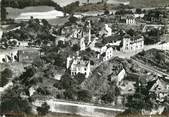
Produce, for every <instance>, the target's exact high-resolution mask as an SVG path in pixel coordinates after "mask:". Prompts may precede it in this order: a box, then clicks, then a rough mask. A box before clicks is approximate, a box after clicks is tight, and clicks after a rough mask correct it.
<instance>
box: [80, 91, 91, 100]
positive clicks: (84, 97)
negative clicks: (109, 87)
mask: <svg viewBox="0 0 169 117" xmlns="http://www.w3.org/2000/svg"><path fill="white" fill-rule="evenodd" d="M91 99H92V95H91V93H90V92H89V91H88V90H80V91H78V100H79V101H84V102H90V101H91Z"/></svg>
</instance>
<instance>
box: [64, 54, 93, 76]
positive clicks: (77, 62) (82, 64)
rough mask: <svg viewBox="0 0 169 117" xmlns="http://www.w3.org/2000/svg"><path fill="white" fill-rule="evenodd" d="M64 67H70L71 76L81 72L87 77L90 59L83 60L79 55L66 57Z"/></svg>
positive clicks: (89, 70)
mask: <svg viewBox="0 0 169 117" xmlns="http://www.w3.org/2000/svg"><path fill="white" fill-rule="evenodd" d="M66 67H67V69H70V71H71V75H72V76H75V75H77V74H78V73H81V74H84V75H85V77H86V78H88V77H89V75H90V72H91V65H90V61H89V60H83V59H82V58H81V57H68V58H67V65H66Z"/></svg>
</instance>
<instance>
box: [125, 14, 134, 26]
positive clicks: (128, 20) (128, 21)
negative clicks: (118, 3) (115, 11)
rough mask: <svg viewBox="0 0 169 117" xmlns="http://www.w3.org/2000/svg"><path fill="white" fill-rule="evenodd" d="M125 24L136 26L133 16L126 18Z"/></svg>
mask: <svg viewBox="0 0 169 117" xmlns="http://www.w3.org/2000/svg"><path fill="white" fill-rule="evenodd" d="M126 24H127V25H135V24H136V19H135V17H134V16H132V15H130V16H126Z"/></svg>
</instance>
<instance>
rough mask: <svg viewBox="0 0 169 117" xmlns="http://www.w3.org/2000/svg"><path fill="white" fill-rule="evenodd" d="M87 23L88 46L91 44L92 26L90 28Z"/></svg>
mask: <svg viewBox="0 0 169 117" xmlns="http://www.w3.org/2000/svg"><path fill="white" fill-rule="evenodd" d="M88 22H89V26H88V28H89V35H88V36H89V37H88V45H89V44H90V43H91V28H92V26H91V21H90V20H89V21H88Z"/></svg>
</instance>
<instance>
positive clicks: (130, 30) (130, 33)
mask: <svg viewBox="0 0 169 117" xmlns="http://www.w3.org/2000/svg"><path fill="white" fill-rule="evenodd" d="M127 34H129V35H130V36H134V34H135V31H134V30H133V29H129V30H128V31H127Z"/></svg>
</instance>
